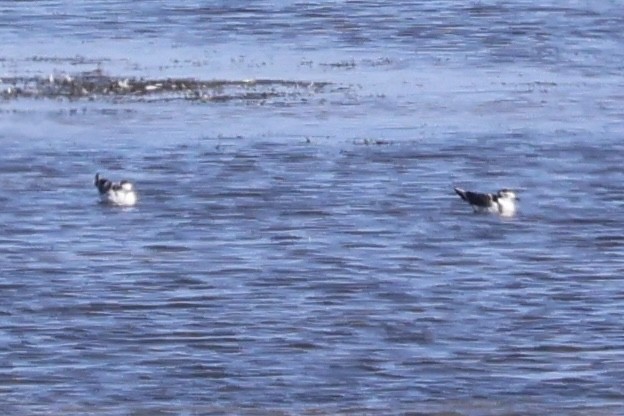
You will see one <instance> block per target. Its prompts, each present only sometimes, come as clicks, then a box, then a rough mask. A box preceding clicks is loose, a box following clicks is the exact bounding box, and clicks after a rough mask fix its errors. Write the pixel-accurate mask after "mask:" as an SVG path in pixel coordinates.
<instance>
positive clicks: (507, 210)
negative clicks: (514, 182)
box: [455, 188, 519, 217]
mask: <svg viewBox="0 0 624 416" xmlns="http://www.w3.org/2000/svg"><path fill="white" fill-rule="evenodd" d="M455 192H456V193H457V195H459V196H460V197H461V199H463V200H464V201H466V202H468V203H469V204H470V205H471V206H472V208H473V209H474V211H475V212H490V213H495V214H499V215H502V216H504V217H511V216H513V215H514V214H515V213H516V208H517V207H516V205H517V204H516V201H518V200H519V198H518V197H517V196H516V193H515V192H514V191H512V190H510V189H501V190H499V191H497V192H496V193H493V194H482V193H479V192H470V191H464V190H463V189H461V188H455Z"/></svg>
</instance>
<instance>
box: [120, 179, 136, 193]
mask: <svg viewBox="0 0 624 416" xmlns="http://www.w3.org/2000/svg"><path fill="white" fill-rule="evenodd" d="M119 185H120V186H121V189H123V190H124V191H127V192H130V191H132V190H133V189H134V186H133V185H132V183H131V182H128V181H121V182H119Z"/></svg>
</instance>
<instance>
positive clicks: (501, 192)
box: [496, 189, 520, 201]
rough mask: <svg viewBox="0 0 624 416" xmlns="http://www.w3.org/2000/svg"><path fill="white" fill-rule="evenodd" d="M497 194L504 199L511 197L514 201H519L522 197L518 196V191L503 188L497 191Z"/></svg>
mask: <svg viewBox="0 0 624 416" xmlns="http://www.w3.org/2000/svg"><path fill="white" fill-rule="evenodd" d="M496 196H498V197H499V198H502V199H510V200H512V201H518V200H519V199H520V198H518V197H517V196H516V193H515V192H514V191H512V190H510V189H501V190H499V191H498V192H497V193H496Z"/></svg>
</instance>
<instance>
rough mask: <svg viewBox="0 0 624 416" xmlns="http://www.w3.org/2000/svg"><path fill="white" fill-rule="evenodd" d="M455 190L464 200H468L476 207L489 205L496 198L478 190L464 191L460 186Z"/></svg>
mask: <svg viewBox="0 0 624 416" xmlns="http://www.w3.org/2000/svg"><path fill="white" fill-rule="evenodd" d="M455 192H456V193H457V195H459V196H460V197H461V199H463V200H464V201H466V202H468V203H469V204H471V205H476V206H478V207H489V206H490V205H492V202H493V201H496V198H495V197H493V196H492V195H490V194H482V193H479V192H470V191H464V190H463V189H460V188H455Z"/></svg>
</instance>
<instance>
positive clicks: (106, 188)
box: [95, 173, 138, 207]
mask: <svg viewBox="0 0 624 416" xmlns="http://www.w3.org/2000/svg"><path fill="white" fill-rule="evenodd" d="M95 187H96V188H97V189H98V192H99V193H100V199H101V201H102V202H105V203H107V204H111V205H118V206H123V207H130V206H133V205H134V204H136V202H137V200H138V197H137V194H136V191H135V190H134V185H133V184H132V182H130V181H127V180H122V181H120V182H112V181H110V180H108V179H106V178H102V177H100V174H99V173H96V174H95Z"/></svg>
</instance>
